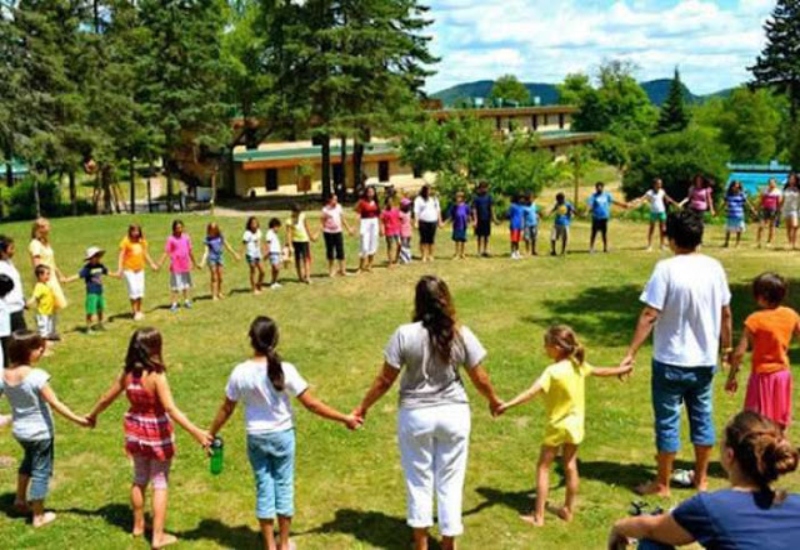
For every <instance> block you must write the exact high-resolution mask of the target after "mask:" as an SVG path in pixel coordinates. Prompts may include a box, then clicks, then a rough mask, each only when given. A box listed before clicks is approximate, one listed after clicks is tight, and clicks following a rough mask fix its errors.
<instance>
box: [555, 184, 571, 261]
mask: <svg viewBox="0 0 800 550" xmlns="http://www.w3.org/2000/svg"><path fill="white" fill-rule="evenodd" d="M550 213H551V214H553V213H555V215H556V217H555V221H554V222H553V232H552V233H551V234H550V255H551V256H555V255H556V241H558V240H560V241H561V255H562V256H564V255H565V254H566V253H567V242H569V224H570V222H571V221H572V216H574V215H575V207H573V206H572V203H570V202H568V201H567V200H566V197H564V193H558V194H557V195H556V204H555V205H554V206H553V209H552V210H551V211H550Z"/></svg>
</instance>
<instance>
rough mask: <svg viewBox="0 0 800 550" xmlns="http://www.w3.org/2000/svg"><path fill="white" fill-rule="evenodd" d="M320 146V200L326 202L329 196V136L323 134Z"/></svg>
mask: <svg viewBox="0 0 800 550" xmlns="http://www.w3.org/2000/svg"><path fill="white" fill-rule="evenodd" d="M320 141H321V145H322V198H323V200H326V201H327V200H328V198H329V197H330V196H331V136H329V135H328V134H325V135H324V136H321V137H320Z"/></svg>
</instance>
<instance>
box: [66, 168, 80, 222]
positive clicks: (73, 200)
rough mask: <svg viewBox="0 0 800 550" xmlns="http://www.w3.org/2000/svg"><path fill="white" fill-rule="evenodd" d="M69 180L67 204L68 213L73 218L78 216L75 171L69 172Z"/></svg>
mask: <svg viewBox="0 0 800 550" xmlns="http://www.w3.org/2000/svg"><path fill="white" fill-rule="evenodd" d="M67 177H68V178H69V204H70V212H71V213H72V215H73V216H77V215H78V190H77V183H76V181H75V179H76V176H75V170H70V171H69V174H68V175H67Z"/></svg>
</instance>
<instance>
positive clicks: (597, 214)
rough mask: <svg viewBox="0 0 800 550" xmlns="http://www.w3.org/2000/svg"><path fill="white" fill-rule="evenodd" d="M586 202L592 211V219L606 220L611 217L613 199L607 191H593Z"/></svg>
mask: <svg viewBox="0 0 800 550" xmlns="http://www.w3.org/2000/svg"><path fill="white" fill-rule="evenodd" d="M587 202H588V203H589V209H590V210H591V211H592V219H595V220H607V219H608V218H609V217H611V203H613V202H614V199H613V197H612V196H611V193H609V192H608V191H603V192H602V193H594V194H593V195H592V196H591V197H589V200H588V201H587Z"/></svg>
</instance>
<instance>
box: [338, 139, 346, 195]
mask: <svg viewBox="0 0 800 550" xmlns="http://www.w3.org/2000/svg"><path fill="white" fill-rule="evenodd" d="M340 162H341V163H342V164H341V166H342V169H341V175H340V178H341V179H340V180H339V182H338V183H337V185H336V196H337V197H338V198H339V201H340V202H341V201H342V200H344V193H345V190H346V189H347V136H342V156H341V160H340Z"/></svg>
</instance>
